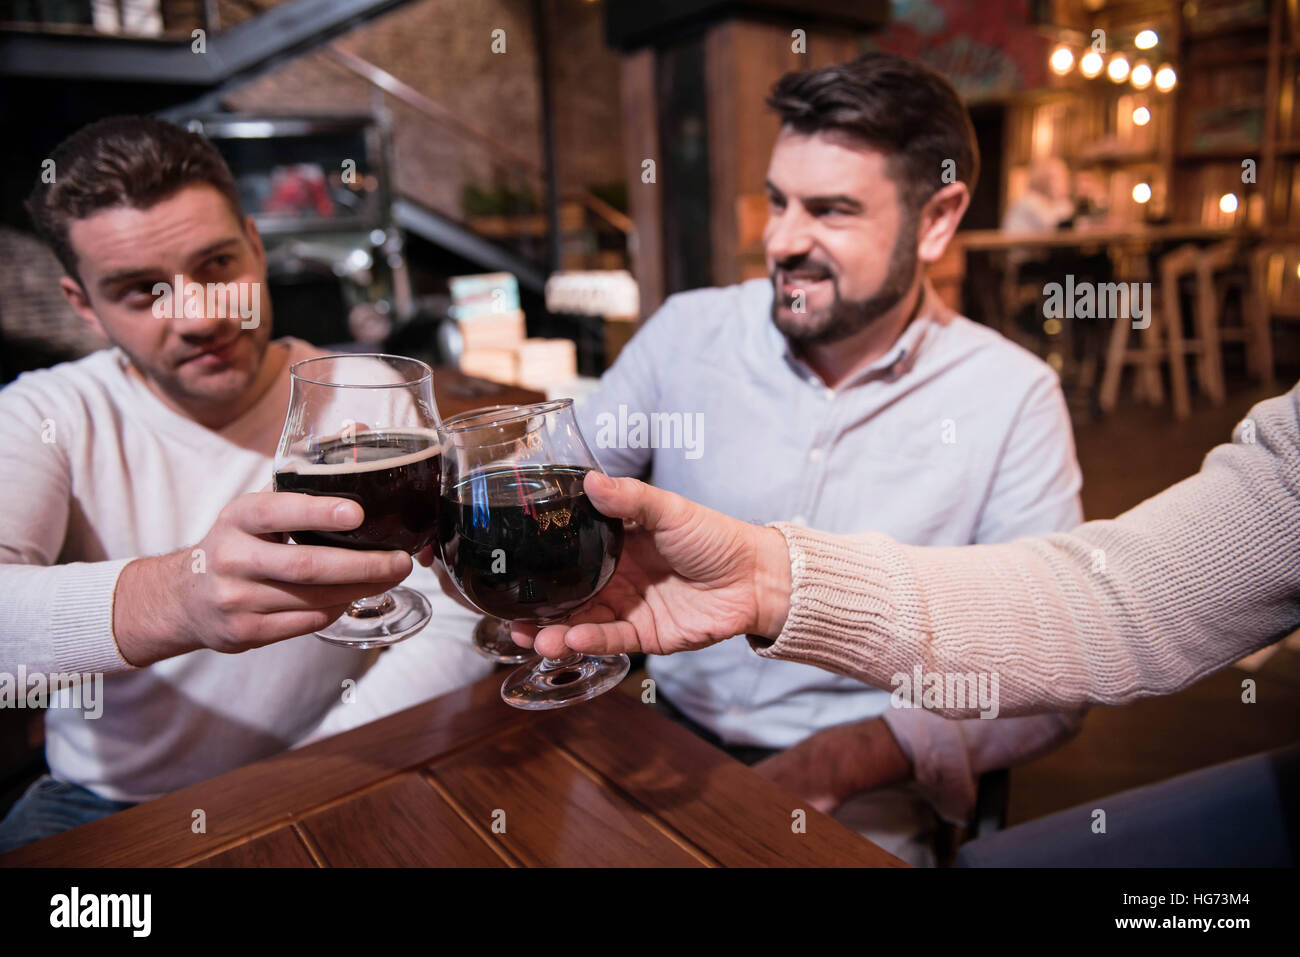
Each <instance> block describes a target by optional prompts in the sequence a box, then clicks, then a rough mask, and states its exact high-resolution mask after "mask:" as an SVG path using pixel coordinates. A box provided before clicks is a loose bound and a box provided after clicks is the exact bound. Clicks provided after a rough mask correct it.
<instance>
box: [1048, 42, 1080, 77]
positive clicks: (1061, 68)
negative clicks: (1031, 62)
mask: <svg viewBox="0 0 1300 957" xmlns="http://www.w3.org/2000/svg"><path fill="white" fill-rule="evenodd" d="M1048 63H1049V64H1050V65H1051V67H1052V72H1053V73H1055V74H1056V75H1057V76H1065V74H1067V73H1069V72H1070V67H1072V66H1074V51H1073V50H1071V49H1070V48H1069V47H1067V46H1066V45H1065V44H1064V43H1062V44H1061V45H1060V46H1058V47H1057V48H1056V49H1055V50H1053V51H1052V56H1051V59H1049V60H1048Z"/></svg>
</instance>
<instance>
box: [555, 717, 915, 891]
mask: <svg viewBox="0 0 1300 957" xmlns="http://www.w3.org/2000/svg"><path fill="white" fill-rule="evenodd" d="M613 729H617V731H615V730H613ZM537 733H538V734H539V735H540V736H543V737H547V738H549V739H550V740H552V741H554V742H557V743H562V744H563V746H564V748H565V749H566V750H567V751H569V752H571V753H573V754H574V755H575V756H576V757H577V758H579V759H580V760H582V761H584V762H586V763H587V764H589V765H591V766H592V767H594V768H598V769H599V770H600V773H601V774H602V775H604V776H605V777H606V778H608V779H609V780H610V782H611V783H612V784H613V785H615V786H617V787H618V788H619V789H620V790H621V791H622V792H624V793H625V794H627V795H628V796H630V797H631V798H632V799H634V800H635V801H637V802H638V803H640V804H641V805H642V806H644V807H645V808H647V809H648V810H649V811H650V813H652V814H654V815H655V816H656V817H657V818H658V819H659V820H661V821H662V822H663V823H664V824H665V825H667V826H669V827H671V828H672V829H673V830H674V831H676V832H677V833H679V834H681V835H682V836H683V837H684V838H685V839H686V840H688V841H689V842H690V843H691V844H692V845H694V846H695V847H698V848H700V849H701V850H702V851H704V852H705V853H707V854H709V855H710V856H712V857H713V858H714V859H715V860H717V861H718V862H719V863H720V864H722V865H723V866H726V867H770V866H815V867H905V866H906V865H905V864H904V863H903V862H902V861H900V860H899V859H898V858H896V857H894V856H893V855H892V854H889V853H888V852H886V851H884V850H882V849H881V848H879V847H876V846H875V845H874V844H871V843H870V842H869V841H866V840H864V839H863V838H862V837H861V836H860V835H859V834H857V833H856V832H854V831H850V830H849V829H848V828H846V827H845V826H844V825H842V824H840V823H839V822H838V821H836V820H835V819H834V818H832V817H830V816H829V815H826V814H822V813H821V812H820V811H817V810H815V809H813V808H811V807H808V806H807V805H806V804H804V803H802V802H800V801H799V800H798V799H797V798H795V797H793V796H792V795H789V794H787V793H786V792H785V791H783V790H781V789H780V788H779V787H777V786H776V785H775V784H773V783H772V782H770V781H768V780H767V779H766V778H763V777H761V776H759V775H758V774H756V773H755V772H754V771H753V770H751V769H750V768H748V767H746V766H745V765H743V764H741V763H740V762H738V761H736V760H734V759H732V758H731V757H730V756H728V755H727V754H725V753H723V752H722V751H720V750H718V749H717V748H715V747H713V746H711V745H709V744H708V743H706V742H704V741H701V740H700V739H699V738H697V737H696V736H695V735H693V734H691V733H690V732H689V731H687V730H686V729H685V728H683V727H682V726H681V725H679V724H676V723H675V722H673V721H670V720H669V719H667V718H666V717H664V716H663V715H661V714H660V713H659V712H658V711H656V710H655V709H654V708H653V707H652V706H651V705H648V704H642V703H641V702H640V701H639V700H638V699H635V698H632V697H629V696H627V695H622V694H607V695H604V696H602V697H600V698H597V699H596V700H594V701H590V702H588V703H587V706H585V707H582V708H571V709H568V710H566V711H560V712H557V713H556V715H555V719H554V720H553V721H549V722H547V723H546V724H545V725H541V726H539V727H538V729H537ZM796 811H802V812H803V814H802V816H801V817H802V826H803V831H802V832H801V831H799V830H797V829H796V824H797V823H798V821H799V818H798V817H797V816H796V813H795V812H796Z"/></svg>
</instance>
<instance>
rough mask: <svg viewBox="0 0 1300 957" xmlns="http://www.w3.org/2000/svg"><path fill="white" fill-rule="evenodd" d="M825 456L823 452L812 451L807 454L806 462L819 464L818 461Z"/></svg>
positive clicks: (818, 450) (819, 450)
mask: <svg viewBox="0 0 1300 957" xmlns="http://www.w3.org/2000/svg"><path fill="white" fill-rule="evenodd" d="M825 454H826V453H825V452H824V451H822V450H821V449H813V450H812V451H811V452H809V453H808V461H809V462H820V461H821V460H822V456H823V455H825Z"/></svg>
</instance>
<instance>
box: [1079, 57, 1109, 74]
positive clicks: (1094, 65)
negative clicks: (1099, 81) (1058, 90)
mask: <svg viewBox="0 0 1300 957" xmlns="http://www.w3.org/2000/svg"><path fill="white" fill-rule="evenodd" d="M1104 63H1105V61H1103V60H1102V58H1101V54H1100V53H1098V52H1097V51H1096V50H1089V51H1088V52H1087V53H1085V54H1084V55H1083V56H1082V57H1080V58H1079V72H1080V73H1082V74H1083V75H1084V76H1086V77H1088V78H1089V79H1092V78H1093V77H1094V76H1096V75H1097V74H1098V73H1100V72H1101V68H1102V66H1103V65H1104Z"/></svg>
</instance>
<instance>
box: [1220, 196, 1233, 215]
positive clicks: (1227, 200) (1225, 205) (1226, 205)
mask: <svg viewBox="0 0 1300 957" xmlns="http://www.w3.org/2000/svg"><path fill="white" fill-rule="evenodd" d="M1219 209H1221V210H1223V211H1224V212H1225V213H1235V212H1236V211H1237V194H1236V193H1224V194H1223V195H1222V196H1220V197H1219Z"/></svg>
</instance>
